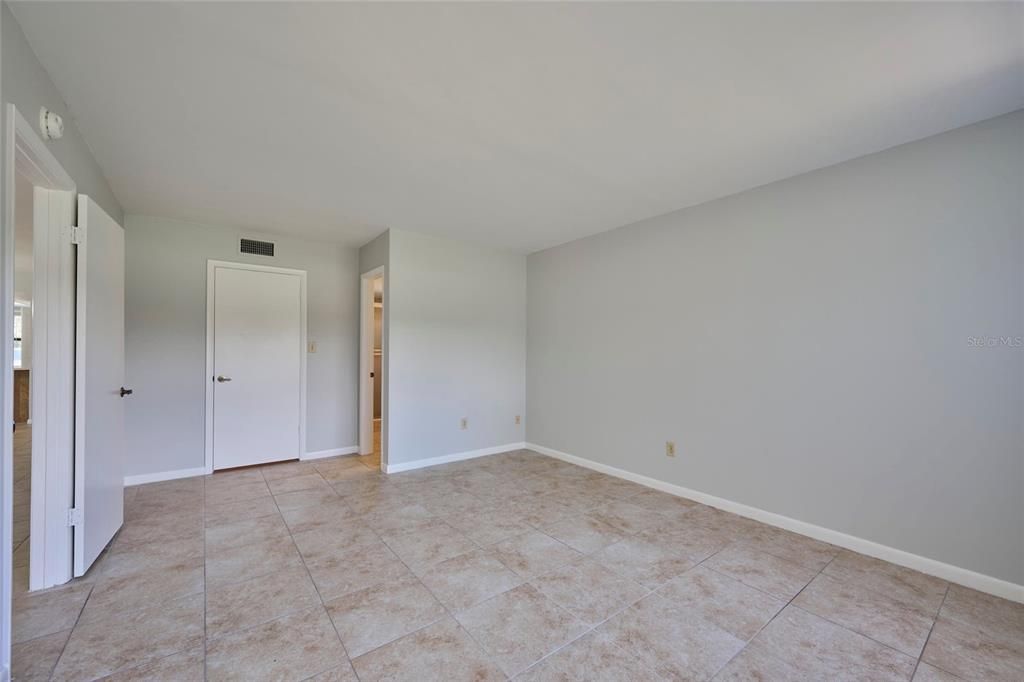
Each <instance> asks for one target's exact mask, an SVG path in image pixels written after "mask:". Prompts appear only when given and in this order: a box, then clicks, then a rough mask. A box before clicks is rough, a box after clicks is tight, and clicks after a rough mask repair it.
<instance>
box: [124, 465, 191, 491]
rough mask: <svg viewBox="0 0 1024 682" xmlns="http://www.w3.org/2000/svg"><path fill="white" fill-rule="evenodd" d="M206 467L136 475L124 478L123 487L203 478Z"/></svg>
mask: <svg viewBox="0 0 1024 682" xmlns="http://www.w3.org/2000/svg"><path fill="white" fill-rule="evenodd" d="M205 475H206V467H204V466H202V467H195V468H193V469H177V470H176V471H158V472H157V473H155V474H136V475H135V476H125V477H124V485H125V487H128V486H132V485H144V484H146V483H159V482H160V481H174V480H176V479H179V478H192V477H193V476H205Z"/></svg>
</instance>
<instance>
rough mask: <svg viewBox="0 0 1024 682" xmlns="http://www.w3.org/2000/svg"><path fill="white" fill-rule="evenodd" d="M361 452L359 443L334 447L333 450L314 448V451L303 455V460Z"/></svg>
mask: <svg viewBox="0 0 1024 682" xmlns="http://www.w3.org/2000/svg"><path fill="white" fill-rule="evenodd" d="M358 452H359V446H358V445H349V446H346V447H343V448H334V449H333V450H314V451H313V452H307V453H306V454H305V455H303V456H302V457H301V459H302V460H303V461H305V460H307V459H323V458H324V457H339V456H341V455H355V454H357V453H358Z"/></svg>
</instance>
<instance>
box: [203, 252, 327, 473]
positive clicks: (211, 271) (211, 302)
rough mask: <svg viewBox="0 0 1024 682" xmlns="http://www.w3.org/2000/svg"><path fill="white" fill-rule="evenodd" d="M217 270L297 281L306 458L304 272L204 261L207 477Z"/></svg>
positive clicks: (302, 433)
mask: <svg viewBox="0 0 1024 682" xmlns="http://www.w3.org/2000/svg"><path fill="white" fill-rule="evenodd" d="M217 268H231V269H233V270H255V271H257V272H276V273H278V274H284V275H298V277H299V307H300V310H299V351H300V352H299V452H298V455H299V459H305V457H306V350H307V342H306V323H307V317H306V271H305V270H294V269H291V268H279V267H275V266H271V265H256V264H253V263H234V262H231V261H225V260H208V261H206V375H205V378H204V379H203V381H204V382H205V384H206V473H207V474H212V473H213V377H214V366H213V347H214V334H213V330H214V320H215V314H216V310H215V307H216V306H215V302H216V293H217V291H216V287H217V284H216V279H217V278H216V274H217Z"/></svg>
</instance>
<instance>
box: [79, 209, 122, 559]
mask: <svg viewBox="0 0 1024 682" xmlns="http://www.w3.org/2000/svg"><path fill="white" fill-rule="evenodd" d="M77 242H78V247H77V272H76V293H75V296H76V299H77V301H76V308H75V499H74V505H75V506H74V510H75V511H74V518H73V519H72V525H73V527H74V533H73V544H74V564H75V575H76V576H80V575H84V574H85V572H86V571H87V570H89V567H90V566H91V565H92V563H93V562H94V561H95V560H96V557H97V556H99V553H100V552H102V551H103V548H104V547H105V546H106V545H107V543H108V542H110V539H111V538H112V537H114V533H116V532H117V530H118V529H119V528H120V527H121V523H122V522H123V521H124V457H125V446H124V444H125V437H124V400H125V399H126V398H128V397H129V396H130V395H131V390H130V389H128V388H126V387H125V385H124V230H123V229H121V226H120V225H118V224H117V223H115V222H114V220H113V219H112V218H111V217H110V216H108V215H107V214H106V213H104V212H103V209H101V208H100V207H99V206H98V205H97V204H96V203H95V202H94V201H92V200H91V199H90V198H89V197H87V196H85V195H84V194H80V195H79V196H78V237H77Z"/></svg>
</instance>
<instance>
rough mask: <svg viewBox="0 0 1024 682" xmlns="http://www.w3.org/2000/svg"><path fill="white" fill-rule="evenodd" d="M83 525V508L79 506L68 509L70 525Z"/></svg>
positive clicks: (70, 526) (71, 526)
mask: <svg viewBox="0 0 1024 682" xmlns="http://www.w3.org/2000/svg"><path fill="white" fill-rule="evenodd" d="M81 525H82V510H81V509H78V508H77V507H72V508H71V509H68V527H69V528H73V527H75V526H81Z"/></svg>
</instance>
